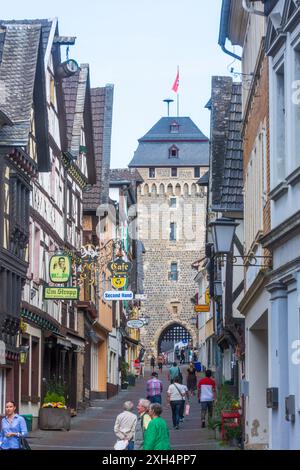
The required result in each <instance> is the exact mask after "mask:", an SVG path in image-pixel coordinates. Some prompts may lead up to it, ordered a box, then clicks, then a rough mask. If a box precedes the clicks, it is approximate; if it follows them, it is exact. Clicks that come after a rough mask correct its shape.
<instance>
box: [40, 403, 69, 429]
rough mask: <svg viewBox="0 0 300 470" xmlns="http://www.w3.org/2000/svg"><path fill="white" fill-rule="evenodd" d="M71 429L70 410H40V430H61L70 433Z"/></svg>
mask: <svg viewBox="0 0 300 470" xmlns="http://www.w3.org/2000/svg"><path fill="white" fill-rule="evenodd" d="M70 427H71V413H70V410H69V409H61V408H40V411H39V428H40V429H45V430H48V429H57V430H59V429H61V430H65V431H69V430H70Z"/></svg>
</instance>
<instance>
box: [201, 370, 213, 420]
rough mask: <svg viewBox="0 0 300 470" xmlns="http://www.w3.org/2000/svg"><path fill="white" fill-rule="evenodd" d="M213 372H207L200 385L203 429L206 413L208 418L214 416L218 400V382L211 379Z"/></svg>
mask: <svg viewBox="0 0 300 470" xmlns="http://www.w3.org/2000/svg"><path fill="white" fill-rule="evenodd" d="M211 375H212V374H211V370H209V369H207V370H206V371H205V377H204V378H202V379H200V380H199V383H198V401H199V403H200V404H201V421H202V427H203V428H205V420H206V411H208V417H209V418H211V417H212V414H213V404H214V400H215V398H216V382H215V381H214V379H212V378H211Z"/></svg>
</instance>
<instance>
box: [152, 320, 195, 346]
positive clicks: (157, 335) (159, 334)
mask: <svg viewBox="0 0 300 470" xmlns="http://www.w3.org/2000/svg"><path fill="white" fill-rule="evenodd" d="M172 326H174V327H176V326H179V327H182V328H184V329H185V330H186V331H187V333H188V335H189V336H190V338H191V340H192V344H193V346H195V345H196V344H197V335H196V331H195V330H194V329H193V328H192V327H191V325H190V324H189V323H187V322H185V321H182V320H177V319H175V318H174V319H173V320H170V321H168V322H165V323H164V324H163V325H162V326H161V328H160V329H159V330H157V331H156V333H155V335H154V338H153V341H152V352H153V353H154V354H156V353H158V352H159V342H160V338H161V337H162V335H163V334H164V332H166V331H167V330H168V329H169V328H172Z"/></svg>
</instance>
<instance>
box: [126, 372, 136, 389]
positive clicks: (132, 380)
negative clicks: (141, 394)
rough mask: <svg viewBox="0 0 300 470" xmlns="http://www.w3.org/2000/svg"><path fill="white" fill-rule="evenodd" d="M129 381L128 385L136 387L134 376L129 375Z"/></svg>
mask: <svg viewBox="0 0 300 470" xmlns="http://www.w3.org/2000/svg"><path fill="white" fill-rule="evenodd" d="M127 381H128V385H132V386H134V385H135V375H134V374H127Z"/></svg>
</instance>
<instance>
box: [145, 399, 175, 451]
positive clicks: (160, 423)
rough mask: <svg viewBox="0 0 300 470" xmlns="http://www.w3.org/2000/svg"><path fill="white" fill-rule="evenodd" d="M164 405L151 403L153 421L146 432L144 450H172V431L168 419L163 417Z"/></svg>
mask: <svg viewBox="0 0 300 470" xmlns="http://www.w3.org/2000/svg"><path fill="white" fill-rule="evenodd" d="M161 414H162V406H161V405H160V404H159V403H153V404H152V405H150V409H149V415H150V416H151V421H150V423H149V424H148V428H147V431H146V432H145V440H144V450H170V449H171V447H170V432H169V428H168V425H167V423H166V421H165V420H164V419H163V418H162V417H161Z"/></svg>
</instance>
